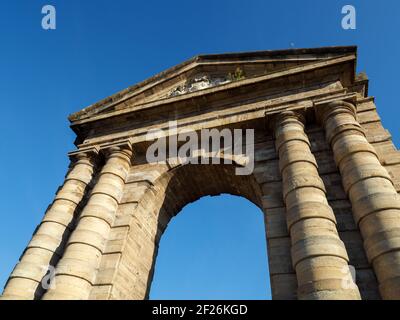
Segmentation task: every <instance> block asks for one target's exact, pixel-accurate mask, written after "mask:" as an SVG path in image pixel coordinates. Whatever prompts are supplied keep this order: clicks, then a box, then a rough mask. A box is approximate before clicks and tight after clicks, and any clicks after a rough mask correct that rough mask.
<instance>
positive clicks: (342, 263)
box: [275, 111, 360, 299]
mask: <svg viewBox="0 0 400 320" xmlns="http://www.w3.org/2000/svg"><path fill="white" fill-rule="evenodd" d="M275 120H276V121H275V125H276V126H275V137H276V149H277V151H278V154H279V166H280V171H281V174H282V182H283V196H284V202H285V205H286V214H287V216H286V218H287V226H288V230H289V233H290V237H291V242H292V249H291V250H292V262H293V266H294V269H295V270H296V276H297V281H298V298H299V299H360V294H359V291H358V288H357V286H356V285H355V283H354V282H353V281H352V279H351V276H350V274H349V266H348V256H347V252H346V249H345V247H344V244H343V242H342V241H341V240H340V238H339V236H338V232H337V230H336V220H335V216H334V213H333V211H332V208H331V207H330V206H329V204H328V201H327V199H326V194H325V193H326V192H325V187H324V184H323V182H322V180H321V178H320V177H319V174H318V170H317V163H316V161H315V158H314V156H313V155H312V153H311V150H310V142H309V140H308V137H307V135H306V134H305V132H304V125H303V122H304V119H303V118H302V116H301V115H300V114H299V113H295V112H291V111H289V112H283V113H282V114H280V115H279V116H278V117H277V118H276V119H275Z"/></svg>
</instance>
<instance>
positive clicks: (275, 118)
mask: <svg viewBox="0 0 400 320" xmlns="http://www.w3.org/2000/svg"><path fill="white" fill-rule="evenodd" d="M288 122H297V123H301V124H302V125H303V126H304V125H305V123H306V117H305V111H304V109H298V110H285V111H282V112H279V113H276V114H274V115H270V121H269V126H270V128H271V130H273V132H275V131H276V129H277V128H278V127H279V126H281V125H282V124H284V123H288Z"/></svg>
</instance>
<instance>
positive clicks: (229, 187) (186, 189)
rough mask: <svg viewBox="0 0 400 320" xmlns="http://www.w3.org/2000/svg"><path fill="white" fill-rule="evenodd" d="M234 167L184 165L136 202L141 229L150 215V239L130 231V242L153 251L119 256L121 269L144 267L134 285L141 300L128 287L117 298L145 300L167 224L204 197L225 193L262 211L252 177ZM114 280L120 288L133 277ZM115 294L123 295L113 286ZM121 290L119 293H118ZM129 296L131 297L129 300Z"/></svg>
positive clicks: (125, 253) (257, 187) (133, 287)
mask: <svg viewBox="0 0 400 320" xmlns="http://www.w3.org/2000/svg"><path fill="white" fill-rule="evenodd" d="M234 168H235V165H223V164H220V165H217V164H215V165H184V166H179V167H176V168H173V169H171V170H169V171H167V172H166V173H164V174H163V175H161V176H160V177H159V178H158V179H157V180H156V181H155V182H154V184H153V185H152V186H151V187H150V186H149V188H148V190H147V191H145V192H144V194H143V197H142V198H141V199H140V201H139V202H138V207H137V208H136V209H135V213H134V216H135V217H134V219H137V222H138V223H139V224H140V225H145V223H144V220H147V219H146V217H147V216H148V215H149V214H151V213H154V215H152V218H151V221H149V220H147V224H148V228H150V229H151V230H152V234H154V238H153V237H146V236H145V235H144V234H143V233H142V236H141V237H139V238H138V234H139V232H138V231H137V230H133V229H132V230H131V231H130V233H131V234H128V237H131V238H132V241H137V242H139V243H138V244H139V245H141V244H142V245H143V246H144V247H147V248H148V249H146V251H152V252H153V254H152V256H149V255H146V256H143V257H141V259H138V256H140V254H139V255H136V254H134V253H133V254H132V253H131V252H129V251H127V250H126V251H124V252H123V253H122V258H121V260H120V265H119V267H120V268H124V264H126V265H130V266H131V267H132V266H135V267H136V269H137V270H140V267H139V265H141V266H143V267H145V268H144V270H143V269H142V272H141V273H140V274H139V275H137V279H136V280H137V281H138V282H140V283H141V290H140V291H141V296H139V297H138V296H135V295H137V294H138V293H139V292H138V288H137V287H135V286H134V282H132V283H131V292H129V293H126V294H128V296H121V297H116V298H128V299H132V298H139V299H144V298H147V297H148V294H149V290H150V285H151V281H152V277H153V272H154V266H155V261H156V256H157V250H158V243H159V241H160V239H161V236H162V234H163V232H164V230H165V229H166V227H167V224H168V223H169V221H170V220H171V218H172V217H174V216H175V215H176V214H177V213H179V212H180V211H181V209H182V208H183V207H185V206H186V205H187V204H189V203H191V202H194V201H197V200H198V199H200V198H202V197H204V196H207V195H219V194H222V193H228V194H232V195H237V196H242V197H244V198H246V199H248V200H250V201H251V202H253V203H254V204H256V205H257V206H258V207H260V208H262V201H261V190H260V187H259V185H258V184H257V182H256V180H255V178H254V177H253V176H237V175H235V172H234ZM147 203H151V204H152V205H153V208H152V209H151V210H149V206H148V205H147ZM116 272H117V273H116V279H118V277H120V279H121V281H119V283H120V284H121V286H123V285H126V284H127V283H129V282H131V281H134V280H135V279H134V276H133V275H129V276H126V275H125V276H124V274H123V271H119V270H117V271H116ZM113 290H114V293H115V294H117V293H118V292H124V289H122V288H121V289H119V287H118V284H117V285H115V284H114V286H113ZM118 290H120V291H118ZM129 295H130V296H129Z"/></svg>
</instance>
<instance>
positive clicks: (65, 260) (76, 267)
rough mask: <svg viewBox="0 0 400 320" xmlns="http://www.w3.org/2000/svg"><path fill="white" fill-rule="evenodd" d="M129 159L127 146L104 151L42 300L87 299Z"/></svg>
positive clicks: (130, 154)
mask: <svg viewBox="0 0 400 320" xmlns="http://www.w3.org/2000/svg"><path fill="white" fill-rule="evenodd" d="M131 157H132V152H131V148H130V144H129V145H123V146H116V147H111V148H108V149H107V155H106V164H105V165H104V167H103V169H102V170H101V172H100V174H99V179H98V182H97V184H96V185H95V187H94V188H93V191H92V193H91V194H90V198H89V200H88V203H87V205H86V206H85V208H84V209H83V210H82V213H81V215H80V217H79V221H78V224H77V226H76V229H75V230H74V231H73V233H72V234H71V237H70V238H69V240H68V243H67V245H66V249H65V253H64V255H63V257H62V259H61V260H60V261H59V263H58V264H57V268H56V277H55V287H54V288H53V289H50V290H48V291H47V292H46V294H45V295H44V296H43V298H44V299H46V300H51V299H88V297H89V294H90V290H91V288H92V285H93V284H94V281H95V278H96V274H97V271H98V267H99V264H100V260H101V257H102V254H103V252H104V249H105V245H106V241H107V240H108V235H109V232H110V229H111V226H112V223H113V221H114V218H115V214H116V211H117V208H118V204H119V201H120V199H121V197H122V193H123V188H124V184H125V179H126V177H127V175H128V171H129V168H130V163H131Z"/></svg>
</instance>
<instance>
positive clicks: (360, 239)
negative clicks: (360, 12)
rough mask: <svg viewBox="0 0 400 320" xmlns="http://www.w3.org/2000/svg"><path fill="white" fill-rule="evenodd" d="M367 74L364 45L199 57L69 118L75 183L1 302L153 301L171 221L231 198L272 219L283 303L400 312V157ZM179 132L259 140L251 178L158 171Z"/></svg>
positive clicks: (238, 158)
mask: <svg viewBox="0 0 400 320" xmlns="http://www.w3.org/2000/svg"><path fill="white" fill-rule="evenodd" d="M355 66H356V48H355V47H330V48H317V49H292V50H281V51H264V52H249V53H233V54H223V55H209V56H198V57H195V58H193V59H191V60H189V61H187V62H185V63H182V64H180V65H178V66H176V67H173V68H171V69H169V70H167V71H165V72H162V73H160V74H158V75H156V76H154V77H152V78H150V79H148V80H146V81H143V82H142V83H140V84H138V85H135V86H133V87H130V88H128V89H126V90H123V91H121V92H120V93H118V94H116V95H113V96H111V97H109V98H107V99H105V100H103V101H100V102H98V103H96V104H94V105H92V106H90V107H88V108H85V109H83V110H82V111H80V112H77V113H75V114H73V115H71V116H70V121H71V127H72V129H73V130H74V132H75V133H76V135H77V139H76V141H75V144H76V146H77V150H76V151H73V152H71V153H70V154H69V156H70V158H71V165H70V168H69V171H68V174H67V176H66V179H65V182H64V184H63V185H62V186H61V187H60V189H59V190H58V192H57V194H56V197H55V199H54V201H53V203H52V204H51V205H50V206H49V209H48V210H47V212H46V214H45V216H44V218H43V220H42V222H41V223H40V225H39V226H38V228H37V230H36V232H35V234H34V235H33V237H32V240H31V241H30V243H29V244H28V246H27V248H26V250H25V251H24V253H23V255H22V256H21V259H20V261H19V263H18V264H17V265H16V267H15V269H14V271H13V272H12V274H11V275H10V278H9V280H8V282H7V284H6V286H5V289H4V292H3V296H2V298H3V299H144V298H146V297H147V295H148V288H149V283H150V281H151V277H152V273H153V267H154V259H155V256H156V253H157V244H158V242H159V239H160V236H161V234H162V232H163V230H164V229H165V227H166V225H167V224H168V222H169V220H170V219H171V217H172V216H173V215H174V214H176V213H177V212H178V211H179V210H180V208H182V207H183V206H184V205H185V204H187V203H189V202H191V201H194V200H196V199H198V198H199V197H201V196H203V195H208V194H218V193H222V192H224V193H231V194H236V195H240V196H243V197H245V198H247V199H249V200H250V201H252V202H253V203H255V204H256V205H258V206H259V207H260V208H261V209H262V211H263V213H264V216H265V227H266V235H267V244H268V254H269V257H268V258H269V259H268V260H269V270H270V278H271V288H272V295H273V298H274V299H360V298H363V299H379V298H383V299H400V262H399V261H400V258H399V257H400V243H399V241H398V239H400V198H399V196H398V191H400V180H399V173H400V156H399V153H398V151H397V150H396V148H395V147H394V146H393V144H392V142H391V137H390V134H389V133H388V132H387V131H386V130H385V129H384V128H383V126H382V124H381V122H380V118H379V116H378V114H377V111H376V106H375V104H374V100H373V98H371V97H368V79H367V78H366V76H365V75H364V74H361V75H356V74H355V72H354V70H355ZM235 70H238V72H235ZM239 71H240V72H239ZM234 74H236V76H233V75H234ZM171 121H175V122H176V124H177V126H179V128H180V129H183V130H191V131H192V132H194V133H197V132H199V131H201V130H205V129H215V130H217V131H221V130H227V132H230V133H234V132H236V130H239V131H240V130H254V139H251V140H250V141H248V140H247V139H246V142H245V143H244V144H245V145H246V147H247V146H249V145H250V146H251V148H250V150H252V151H254V152H252V157H251V158H252V159H253V160H254V168H252V170H251V172H250V173H249V174H248V175H238V174H236V173H237V172H236V171H235V170H234V169H236V168H237V167H243V166H245V165H246V162H243V161H242V160H243V158H245V157H246V156H247V153H245V154H235V156H234V157H233V156H232V157H229V154H228V157H227V155H226V153H225V149H224V148H222V149H220V150H217V151H219V152H218V154H219V155H223V159H224V160H229V159H230V160H233V163H232V161H231V162H229V161H228V163H227V162H226V161H225V162H224V163H223V164H215V165H214V164H205V165H199V164H196V165H181V166H180V165H176V164H175V162H174V161H173V160H174V157H167V158H166V159H165V161H164V162H159V163H157V164H155V163H152V162H151V161H147V160H148V159H147V157H146V152H147V150H149V145H151V143H152V141H149V140H148V139H147V136H148V133H149V132H150V131H153V130H155V129H157V130H159V131H168V127H169V123H170V122H171ZM240 132H242V131H240ZM167 135H168V136H171V135H172V134H171V133H168V134H167ZM242 143H243V141H242V140H240V143H239V144H240V145H242ZM246 150H247V149H246ZM206 154H207V152H206ZM213 156H214V155H213ZM207 157H208V158H209V157H210V156H209V155H208V156H206V158H207ZM235 167H236V168H235ZM210 181H212V183H209V182H210ZM352 269H354V270H355V275H356V277H355V279H353V278H352V277H351V272H350V271H351V270H352ZM52 271H54V273H52ZM49 272H50V273H49ZM49 277H50V278H52V279H53V281H54V283H55V284H56V285H55V286H54V287H48V286H46V281H44V280H46V279H47V280H48V279H49Z"/></svg>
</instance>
